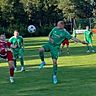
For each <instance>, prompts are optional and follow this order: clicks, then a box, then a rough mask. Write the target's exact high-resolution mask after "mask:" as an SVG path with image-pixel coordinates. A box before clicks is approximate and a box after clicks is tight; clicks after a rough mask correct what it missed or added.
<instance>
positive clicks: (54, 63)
mask: <svg viewBox="0 0 96 96" xmlns="http://www.w3.org/2000/svg"><path fill="white" fill-rule="evenodd" d="M57 82H58V81H57V59H53V83H54V84H57Z"/></svg>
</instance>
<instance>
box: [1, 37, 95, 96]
mask: <svg viewBox="0 0 96 96" xmlns="http://www.w3.org/2000/svg"><path fill="white" fill-rule="evenodd" d="M78 38H80V39H83V36H82V35H80V36H78ZM47 39H48V38H47V37H37V38H33V37H32V38H25V55H24V58H25V67H26V71H25V72H20V71H19V69H20V64H19V62H18V71H17V72H16V73H15V83H14V84H10V83H9V81H8V79H9V78H8V77H9V76H8V74H9V73H8V72H9V71H8V66H7V63H6V62H5V61H0V96H96V53H86V46H85V45H82V44H74V43H71V44H70V55H67V53H66V48H64V50H63V52H62V54H61V56H60V57H59V60H58V80H59V82H58V84H57V85H54V84H52V60H51V58H50V53H45V57H46V59H45V60H46V63H47V65H46V67H45V68H44V69H43V70H39V69H38V66H39V63H40V60H39V56H38V48H39V47H40V46H41V45H42V44H44V43H46V42H47ZM93 39H94V46H96V35H94V38H93ZM95 49H96V47H95Z"/></svg>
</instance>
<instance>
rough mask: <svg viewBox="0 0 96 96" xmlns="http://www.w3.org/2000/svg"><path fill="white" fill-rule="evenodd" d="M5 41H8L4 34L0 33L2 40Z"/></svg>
mask: <svg viewBox="0 0 96 96" xmlns="http://www.w3.org/2000/svg"><path fill="white" fill-rule="evenodd" d="M5 39H6V36H5V34H4V33H0V40H3V41H5Z"/></svg>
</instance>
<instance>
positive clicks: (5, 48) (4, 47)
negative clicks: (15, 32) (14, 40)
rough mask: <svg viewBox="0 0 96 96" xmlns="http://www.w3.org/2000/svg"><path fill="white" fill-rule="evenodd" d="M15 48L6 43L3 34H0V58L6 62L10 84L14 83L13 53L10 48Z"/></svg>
mask: <svg viewBox="0 0 96 96" xmlns="http://www.w3.org/2000/svg"><path fill="white" fill-rule="evenodd" d="M11 47H12V48H15V47H16V46H13V45H12V44H11V43H10V42H7V41H6V36H5V34H4V33H0V57H1V58H3V59H7V60H8V65H9V71H10V78H9V80H10V82H11V83H13V82H14V78H13V77H14V61H13V53H12V51H11V50H10V48H11Z"/></svg>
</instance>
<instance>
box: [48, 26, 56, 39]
mask: <svg viewBox="0 0 96 96" xmlns="http://www.w3.org/2000/svg"><path fill="white" fill-rule="evenodd" d="M54 30H55V28H53V29H52V30H51V32H50V33H49V37H51V36H52V34H53V32H54Z"/></svg>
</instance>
